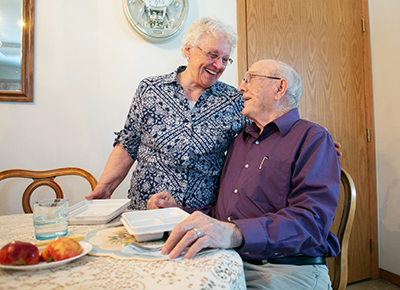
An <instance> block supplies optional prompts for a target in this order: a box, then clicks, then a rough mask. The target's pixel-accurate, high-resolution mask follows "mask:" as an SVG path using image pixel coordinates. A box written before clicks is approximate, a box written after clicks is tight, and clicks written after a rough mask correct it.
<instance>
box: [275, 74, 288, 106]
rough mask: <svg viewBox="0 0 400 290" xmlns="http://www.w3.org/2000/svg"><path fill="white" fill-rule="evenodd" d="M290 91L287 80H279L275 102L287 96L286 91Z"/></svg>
mask: <svg viewBox="0 0 400 290" xmlns="http://www.w3.org/2000/svg"><path fill="white" fill-rule="evenodd" d="M287 89H288V82H287V80H285V79H280V80H279V84H278V86H277V91H276V94H275V100H276V101H277V100H279V99H280V98H282V97H283V96H284V95H285V94H286V91H287Z"/></svg>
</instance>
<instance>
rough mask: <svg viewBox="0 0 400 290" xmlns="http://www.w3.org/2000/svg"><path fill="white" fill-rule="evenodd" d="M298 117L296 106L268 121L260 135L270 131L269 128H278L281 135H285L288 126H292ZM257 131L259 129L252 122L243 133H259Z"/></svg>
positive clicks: (288, 128) (288, 129)
mask: <svg viewBox="0 0 400 290" xmlns="http://www.w3.org/2000/svg"><path fill="white" fill-rule="evenodd" d="M299 119H300V115H299V110H298V109H297V108H295V109H292V110H290V111H289V112H287V113H286V114H284V115H282V116H280V117H279V118H277V119H275V120H273V121H272V122H270V123H268V124H267V125H266V126H265V127H264V130H263V132H262V134H261V136H260V137H265V136H266V135H267V134H269V133H270V132H271V130H276V129H278V130H279V131H280V132H281V134H282V136H285V135H286V134H287V133H288V132H289V131H290V128H292V126H293V125H294V123H296V122H297V120H299ZM259 132H260V129H259V128H258V127H257V126H256V124H255V123H254V122H253V123H252V124H250V125H249V126H248V127H247V128H246V130H245V131H244V134H246V133H247V134H250V135H253V136H254V134H255V133H256V134H259ZM243 137H244V138H246V137H248V136H243Z"/></svg>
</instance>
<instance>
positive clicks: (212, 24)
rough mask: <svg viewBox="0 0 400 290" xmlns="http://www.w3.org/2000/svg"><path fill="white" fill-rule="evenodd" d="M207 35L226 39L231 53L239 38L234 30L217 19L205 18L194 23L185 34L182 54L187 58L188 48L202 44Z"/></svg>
mask: <svg viewBox="0 0 400 290" xmlns="http://www.w3.org/2000/svg"><path fill="white" fill-rule="evenodd" d="M207 35H212V36H214V37H216V38H220V37H222V38H225V39H226V40H227V42H228V43H229V44H230V45H231V52H232V50H233V49H234V48H235V47H236V43H237V40H238V36H237V34H236V32H235V30H233V28H232V27H231V26H229V25H227V24H224V23H223V22H222V21H221V20H219V19H217V18H210V17H203V18H200V19H199V20H197V21H196V22H193V24H192V26H190V27H189V28H188V29H187V30H186V33H185V36H184V37H183V41H182V47H181V52H182V55H183V56H184V57H186V54H185V49H186V47H188V46H189V47H194V46H196V45H200V44H201V40H202V39H201V38H202V37H204V36H207Z"/></svg>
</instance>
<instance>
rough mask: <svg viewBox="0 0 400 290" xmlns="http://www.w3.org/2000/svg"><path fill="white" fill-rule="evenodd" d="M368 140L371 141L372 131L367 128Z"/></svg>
mask: <svg viewBox="0 0 400 290" xmlns="http://www.w3.org/2000/svg"><path fill="white" fill-rule="evenodd" d="M367 142H371V131H370V130H369V128H367Z"/></svg>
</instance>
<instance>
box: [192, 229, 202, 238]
mask: <svg viewBox="0 0 400 290" xmlns="http://www.w3.org/2000/svg"><path fill="white" fill-rule="evenodd" d="M193 230H194V231H195V232H196V235H197V238H198V239H200V238H201V237H203V236H204V233H203V232H202V231H200V230H198V229H196V228H193Z"/></svg>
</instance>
